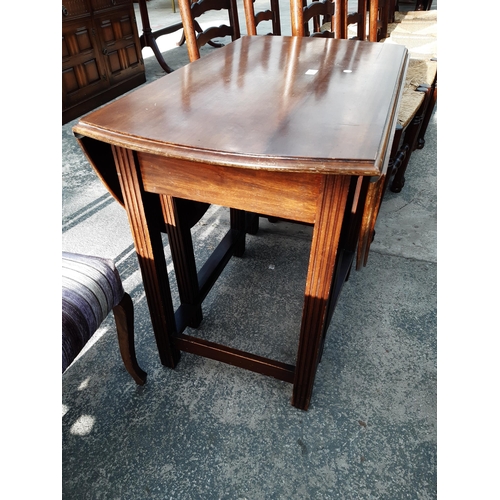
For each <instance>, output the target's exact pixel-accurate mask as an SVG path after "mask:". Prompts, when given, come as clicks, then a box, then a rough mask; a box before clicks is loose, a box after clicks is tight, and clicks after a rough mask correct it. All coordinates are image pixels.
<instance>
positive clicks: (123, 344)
mask: <svg viewBox="0 0 500 500" xmlns="http://www.w3.org/2000/svg"><path fill="white" fill-rule="evenodd" d="M113 316H114V317H115V322H116V332H117V334H118V345H119V346H120V354H121V356H122V360H123V364H124V365H125V368H126V369H127V371H128V372H129V373H130V375H131V376H132V378H133V379H134V380H135V382H136V383H137V384H139V385H144V384H145V382H146V378H147V374H146V372H145V371H143V370H142V369H141V367H140V366H139V364H138V363H137V358H136V356H135V345H134V304H133V302H132V299H131V298H130V295H129V294H128V293H125V295H124V296H123V299H122V300H121V302H120V303H119V304H118V305H116V306H115V307H114V308H113Z"/></svg>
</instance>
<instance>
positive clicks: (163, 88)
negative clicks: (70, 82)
mask: <svg viewBox="0 0 500 500" xmlns="http://www.w3.org/2000/svg"><path fill="white" fill-rule="evenodd" d="M407 59H408V57H407V51H406V49H405V48H404V47H403V46H397V45H385V44H377V43H370V42H360V41H353V40H333V39H322V38H305V37H286V36H282V37H278V36H276V37H274V36H251V37H249V36H245V37H243V38H241V39H239V40H236V41H235V42H232V43H229V44H228V45H226V46H225V47H223V48H220V49H217V50H215V51H214V52H213V53H211V54H210V55H207V56H205V57H203V58H201V59H199V60H197V61H195V62H193V63H191V64H188V65H187V66H184V67H183V68H181V69H178V70H176V71H174V72H173V73H171V74H168V75H166V76H165V77H163V78H160V79H159V80H157V81H155V82H153V83H151V84H149V85H146V86H144V87H142V88H140V89H138V90H136V91H134V92H132V93H130V94H128V95H126V96H124V97H122V98H120V99H118V100H116V101H114V102H112V103H110V104H108V105H106V106H104V107H102V108H100V109H98V110H97V111H95V112H93V113H91V114H89V115H87V116H85V117H83V118H82V119H81V120H80V121H79V123H78V124H77V125H76V126H75V127H74V129H73V130H74V132H75V135H76V137H77V139H78V141H79V142H80V145H81V146H82V148H83V150H84V151H85V153H86V154H87V156H88V158H89V160H90V162H91V163H92V165H93V167H94V168H95V170H96V172H97V174H98V175H99V176H100V178H101V179H102V181H103V182H104V183H105V185H106V186H107V187H108V189H109V190H110V191H111V192H112V193H113V195H114V196H115V197H116V199H117V200H118V201H119V202H120V203H122V204H123V206H124V207H125V209H126V210H127V213H128V217H129V222H130V228H131V231H132V235H133V238H134V243H135V248H136V251H137V256H138V260H139V264H140V267H141V272H142V278H143V282H144V288H145V292H146V296H147V301H148V306H149V310H150V314H151V319H152V324H153V329H154V333H155V338H156V342H157V347H158V351H159V355H160V359H161V362H162V363H163V364H164V365H166V366H169V367H172V368H174V367H175V366H176V364H177V362H178V361H179V359H180V351H188V352H192V353H196V354H199V355H202V356H207V357H210V358H213V359H217V360H220V361H223V362H226V363H230V364H233V365H237V366H241V367H243V368H246V369H249V370H253V371H256V372H259V373H263V374H265V375H270V376H273V377H276V378H278V379H281V380H286V381H288V382H290V383H293V396H292V404H293V405H294V406H296V407H297V408H301V409H303V410H306V409H307V408H308V406H309V403H310V399H311V395H312V390H313V384H314V378H315V374H316V369H317V364H318V362H319V359H320V357H321V352H322V346H323V342H324V337H325V333H326V330H327V328H328V325H329V322H330V319H331V316H332V313H333V309H334V307H335V303H336V301H337V298H338V295H339V293H340V290H341V288H342V284H343V283H344V281H345V279H346V276H347V275H348V273H349V271H350V268H351V263H352V260H353V255H354V252H355V250H356V244H357V241H358V239H359V236H360V233H359V232H360V227H361V220H362V217H363V211H365V212H366V210H367V207H365V202H366V199H367V196H366V193H367V191H368V186H369V184H370V182H376V181H377V180H378V179H380V178H381V177H382V176H383V175H385V173H386V169H387V164H388V158H389V152H390V148H391V142H392V137H393V132H394V128H395V124H396V117H397V110H398V103H399V99H400V95H401V92H402V86H403V82H404V77H405V73H406V67H407ZM210 203H212V204H216V205H222V206H227V207H231V209H232V211H231V228H230V230H229V231H228V233H227V235H226V236H225V238H224V239H223V240H222V241H221V243H220V245H219V247H218V248H217V249H216V250H215V252H214V254H213V255H212V257H210V258H209V259H208V261H207V263H206V264H205V265H204V266H203V268H202V269H201V270H200V272H199V273H196V267H195V265H194V258H193V255H192V253H193V250H192V241H191V239H190V238H191V236H190V233H189V227H190V225H192V224H193V221H195V220H196V214H195V213H196V212H197V211H198V212H200V210H201V211H203V210H202V209H203V208H204V209H206V207H207V204H210ZM199 207H201V209H200V210H198V208H199ZM368 209H370V207H369V206H368ZM247 213H257V214H265V215H266V216H271V217H278V218H285V219H291V220H294V221H297V222H302V223H307V224H312V225H313V226H314V229H313V236H312V244H311V250H310V256H309V267H308V273H307V281H306V286H305V294H304V307H303V313H302V323H301V329H300V338H299V344H298V348H297V359H296V363H295V365H290V364H285V363H281V362H278V361H275V360H272V359H267V358H263V357H259V356H256V355H253V354H251V353H247V352H243V351H238V350H235V349H232V348H230V347H227V346H222V345H220V344H215V343H212V342H208V341H206V340H202V339H198V338H195V337H193V336H188V335H185V334H184V333H183V332H184V330H185V328H186V326H187V325H190V326H196V325H197V324H199V321H201V304H202V302H203V300H204V298H205V297H206V295H207V293H208V292H209V290H210V288H211V287H212V285H213V284H214V283H215V281H216V279H217V277H218V276H219V274H220V272H221V271H222V269H223V268H224V266H225V264H226V263H227V261H228V260H229V258H230V257H231V255H233V254H241V253H242V251H243V250H244V244H245V242H244V238H245V232H246V230H247V226H246V224H247V217H246V214H247ZM193 214H195V215H193ZM190 215H192V218H193V220H189V219H190ZM198 216H199V214H198ZM162 231H163V232H165V231H166V232H167V233H168V235H169V243H170V246H171V250H172V256H173V260H174V267H175V271H176V276H177V281H178V286H179V292H180V295H181V305H180V307H179V308H178V309H177V310H176V311H174V308H173V305H172V299H171V293H170V287H169V282H168V275H167V269H166V263H165V256H164V249H163V243H162V240H161V234H160V233H161V232H162Z"/></svg>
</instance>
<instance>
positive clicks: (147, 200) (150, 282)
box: [112, 146, 180, 368]
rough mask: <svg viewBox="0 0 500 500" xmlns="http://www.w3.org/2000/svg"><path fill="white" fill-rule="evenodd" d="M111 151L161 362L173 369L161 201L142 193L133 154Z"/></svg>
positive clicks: (176, 353)
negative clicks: (161, 223)
mask: <svg viewBox="0 0 500 500" xmlns="http://www.w3.org/2000/svg"><path fill="white" fill-rule="evenodd" d="M112 150H113V157H114V161H115V165H116V169H117V172H118V177H119V180H120V187H121V192H122V194H123V200H124V205H125V208H126V210H127V215H128V218H129V223H130V228H131V231H132V237H133V239H134V245H135V249H136V253H137V259H138V261H139V266H140V268H141V274H142V280H143V283H144V290H145V292H146V298H147V301H148V307H149V311H150V315H151V321H152V323H153V330H154V334H155V339H156V344H157V347H158V353H159V355H160V360H161V363H162V364H163V365H165V366H168V367H169V368H175V366H176V365H177V363H178V361H179V359H180V351H179V350H178V349H177V347H176V346H175V345H174V344H173V343H172V341H171V339H172V338H173V337H174V335H175V332H176V324H175V315H174V309H173V304H172V297H171V294H170V286H169V282H168V273H167V264H166V261H165V254H164V249H163V240H162V238H161V230H162V227H161V226H160V224H159V221H160V218H159V217H158V216H157V215H158V213H159V212H161V210H162V207H161V203H160V199H159V196H158V195H155V194H151V193H146V192H145V191H144V189H143V187H142V181H141V178H140V175H139V172H138V164H137V161H136V158H135V153H134V152H132V151H130V150H127V149H123V148H120V147H117V146H112Z"/></svg>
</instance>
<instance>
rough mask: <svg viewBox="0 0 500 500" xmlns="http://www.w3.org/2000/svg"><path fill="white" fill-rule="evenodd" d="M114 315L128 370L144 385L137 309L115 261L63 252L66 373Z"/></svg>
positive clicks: (63, 337)
mask: <svg viewBox="0 0 500 500" xmlns="http://www.w3.org/2000/svg"><path fill="white" fill-rule="evenodd" d="M111 311H113V314H114V316H115V321H116V331H117V334H118V344H119V347H120V353H121V356H122V359H123V363H124V365H125V368H126V369H127V371H128V372H129V374H130V375H131V376H132V378H133V379H134V380H135V382H136V383H137V384H138V385H143V384H144V383H145V382H146V372H144V371H143V370H141V368H140V367H139V365H138V364H137V359H136V356H135V348H134V306H133V303H132V299H131V298H130V296H129V295H128V293H126V292H125V291H124V290H123V286H122V281H121V279H120V275H119V274H118V271H117V269H116V267H115V265H114V263H113V261H111V260H109V259H103V258H101V257H94V256H90V255H81V254H75V253H69V252H62V372H63V373H64V372H65V371H66V370H67V369H68V367H69V366H70V365H71V364H72V363H73V361H74V360H75V358H76V357H77V355H78V354H79V353H80V352H81V351H82V349H83V348H84V347H85V345H86V344H87V343H88V341H89V340H90V338H91V337H92V336H93V335H94V333H95V332H96V331H97V329H98V328H99V326H100V325H101V323H102V322H103V321H104V319H105V318H106V317H107V316H108V314H109V313H110V312H111Z"/></svg>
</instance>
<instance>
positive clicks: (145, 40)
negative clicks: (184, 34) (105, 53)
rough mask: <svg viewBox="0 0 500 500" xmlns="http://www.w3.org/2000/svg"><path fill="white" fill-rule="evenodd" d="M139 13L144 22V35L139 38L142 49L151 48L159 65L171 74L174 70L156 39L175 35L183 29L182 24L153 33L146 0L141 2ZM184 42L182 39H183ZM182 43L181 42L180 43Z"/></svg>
mask: <svg viewBox="0 0 500 500" xmlns="http://www.w3.org/2000/svg"><path fill="white" fill-rule="evenodd" d="M139 11H140V13H141V21H142V33H143V34H142V35H141V36H140V37H139V40H140V42H141V48H144V47H150V48H151V49H152V50H153V53H154V55H155V57H156V60H157V61H158V63H159V65H160V66H161V67H162V68H163V69H164V70H165V71H166V72H167V73H171V72H172V71H173V69H172V68H171V67H170V66H169V65H168V64H167V63H166V61H165V59H164V58H163V55H162V53H161V51H160V48H159V47H158V44H157V43H156V39H157V38H158V37H160V36H162V35H168V34H170V33H175V32H176V31H178V30H181V29H182V28H183V26H182V23H176V24H173V25H172V26H167V27H166V28H162V29H161V30H157V31H152V30H151V23H150V22H149V14H148V7H147V5H146V0H139ZM181 41H182V39H181ZM179 43H180V42H179Z"/></svg>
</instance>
